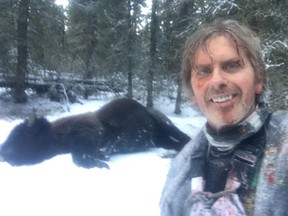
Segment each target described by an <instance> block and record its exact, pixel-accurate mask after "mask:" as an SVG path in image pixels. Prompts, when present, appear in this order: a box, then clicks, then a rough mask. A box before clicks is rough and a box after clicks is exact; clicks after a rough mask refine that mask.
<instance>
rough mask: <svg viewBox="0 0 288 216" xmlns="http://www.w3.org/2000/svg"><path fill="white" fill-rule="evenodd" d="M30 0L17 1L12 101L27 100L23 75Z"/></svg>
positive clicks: (20, 101)
mask: <svg viewBox="0 0 288 216" xmlns="http://www.w3.org/2000/svg"><path fill="white" fill-rule="evenodd" d="M29 3H30V0H20V1H19V11H18V19H17V43H18V44H17V69H16V74H15V88H14V95H13V97H14V101H15V102H16V103H22V102H26V101H27V95H26V93H25V76H26V74H27V58H28V48H27V34H28V16H29Z"/></svg>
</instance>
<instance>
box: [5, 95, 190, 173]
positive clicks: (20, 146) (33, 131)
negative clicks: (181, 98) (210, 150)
mask: <svg viewBox="0 0 288 216" xmlns="http://www.w3.org/2000/svg"><path fill="white" fill-rule="evenodd" d="M189 140H190V137H189V136H187V135H186V134H185V133H183V132H182V131H180V130H179V129H178V128H177V127H176V126H175V125H174V124H173V123H172V122H171V121H170V120H169V119H168V118H167V117H166V116H165V115H164V114H162V113H161V112H159V111H157V110H154V109H147V108H146V107H144V106H142V105H141V104H140V103H138V102H136V101H135V100H130V99H127V98H122V99H117V100H114V101H111V102H110V103H108V104H106V105H104V106H103V107H102V108H100V109H99V110H97V111H95V112H88V113H83V114H79V115H74V116H69V117H65V118H61V119H58V120H55V121H53V122H49V121H48V120H47V119H45V118H36V117H35V118H34V119H32V120H26V121H24V122H23V123H21V124H20V125H18V126H16V127H15V128H14V129H13V130H12V131H11V133H10V135H9V136H8V138H7V140H6V141H5V142H4V143H3V144H2V145H1V146H0V158H2V160H3V161H6V162H8V163H9V164H11V165H15V166H20V165H32V164H36V163H40V162H42V161H44V160H47V159H50V158H52V157H54V156H56V155H59V154H67V153H71V155H72V158H73V161H74V162H75V163H76V164H77V165H78V166H81V167H85V168H92V167H99V168H102V167H105V168H109V166H108V165H107V163H106V162H105V161H107V160H109V157H110V156H111V155H114V154H121V153H134V152H140V151H145V150H148V149H149V148H153V147H157V148H158V147H162V148H165V149H174V150H176V151H179V150H180V149H181V148H182V147H183V146H184V145H185V144H186V143H187V142H188V141H189Z"/></svg>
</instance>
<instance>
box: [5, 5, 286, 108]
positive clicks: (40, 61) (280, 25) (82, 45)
mask: <svg viewBox="0 0 288 216" xmlns="http://www.w3.org/2000/svg"><path fill="white" fill-rule="evenodd" d="M287 8H288V1H287V0H151V1H149V2H148V1H147V0H146V1H145V0H69V5H68V6H67V7H65V8H64V7H63V6H60V5H57V4H56V3H55V0H0V88H1V89H2V90H1V92H0V100H2V99H4V98H5V99H6V100H7V98H10V100H11V102H14V103H27V101H28V98H29V94H31V92H34V93H35V94H38V95H41V96H43V97H49V98H50V99H52V100H58V101H60V100H61V96H59V95H58V94H57V93H59V92H62V93H63V92H64V93H65V95H66V97H67V95H68V97H70V96H69V94H68V93H69V92H71V95H72V93H73V95H77V97H83V98H88V97H89V96H90V95H93V94H97V92H99V91H111V92H113V93H115V94H120V93H121V94H125V95H126V96H127V97H129V98H135V99H139V100H142V101H145V103H146V105H147V107H152V106H153V101H154V100H155V98H157V97H159V96H160V95H164V96H165V97H169V98H171V99H173V100H174V101H175V113H180V112H181V109H180V104H181V101H182V102H183V101H185V100H186V98H185V94H184V91H183V89H182V84H181V80H180V77H179V73H180V59H181V50H182V46H183V44H184V42H185V39H186V38H187V37H188V36H189V35H191V34H192V33H193V31H194V30H195V29H196V28H197V27H198V26H199V24H201V23H203V22H207V21H211V20H214V19H217V18H229V19H236V20H239V21H240V22H242V23H244V24H247V25H248V26H250V27H251V28H252V29H253V30H254V31H255V32H256V33H257V34H258V35H259V36H260V38H261V40H262V49H263V58H264V60H265V63H266V67H267V73H268V82H269V86H268V88H267V89H266V91H267V98H268V105H269V108H270V109H271V110H276V109H277V110H278V109H287V108H288V76H287V75H288V74H287V69H288V61H287V57H288V52H287V51H288V10H287ZM55 92H56V93H55ZM71 98H72V96H71ZM71 100H72V99H71Z"/></svg>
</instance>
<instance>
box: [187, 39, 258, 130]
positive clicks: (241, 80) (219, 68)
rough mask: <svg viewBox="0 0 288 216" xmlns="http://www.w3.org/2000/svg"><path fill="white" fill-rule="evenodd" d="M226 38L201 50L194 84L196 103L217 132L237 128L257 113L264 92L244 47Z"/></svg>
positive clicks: (196, 64) (192, 76)
mask: <svg viewBox="0 0 288 216" xmlns="http://www.w3.org/2000/svg"><path fill="white" fill-rule="evenodd" d="M238 49H239V50H238V52H237V46H236V44H235V42H233V41H232V40H230V39H229V38H227V37H225V36H215V37H213V38H211V39H210V40H208V41H207V43H206V49H204V48H199V49H198V51H197V52H196V56H195V67H194V69H192V71H191V73H192V74H191V84H192V89H193V92H194V95H193V101H194V102H196V103H197V104H198V106H199V108H200V109H201V111H202V113H203V114H204V115H205V116H206V118H207V120H208V123H209V125H210V126H211V127H212V128H214V129H215V130H219V129H221V128H222V127H225V126H229V125H233V124H237V123H239V122H241V121H242V120H244V119H245V118H246V117H247V116H249V115H250V114H251V113H252V112H253V111H254V110H255V106H256V105H255V96H256V94H259V93H261V92H262V89H263V88H262V86H263V85H262V80H256V75H255V72H254V69H253V67H252V65H251V63H250V62H249V61H248V59H247V57H246V56H245V54H244V52H243V51H242V49H241V47H239V48H238Z"/></svg>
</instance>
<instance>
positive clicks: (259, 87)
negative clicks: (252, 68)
mask: <svg viewBox="0 0 288 216" xmlns="http://www.w3.org/2000/svg"><path fill="white" fill-rule="evenodd" d="M264 82H265V80H264V75H263V72H262V73H261V74H260V75H259V77H258V78H257V80H256V83H255V93H256V94H260V93H262V92H263V86H264Z"/></svg>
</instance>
